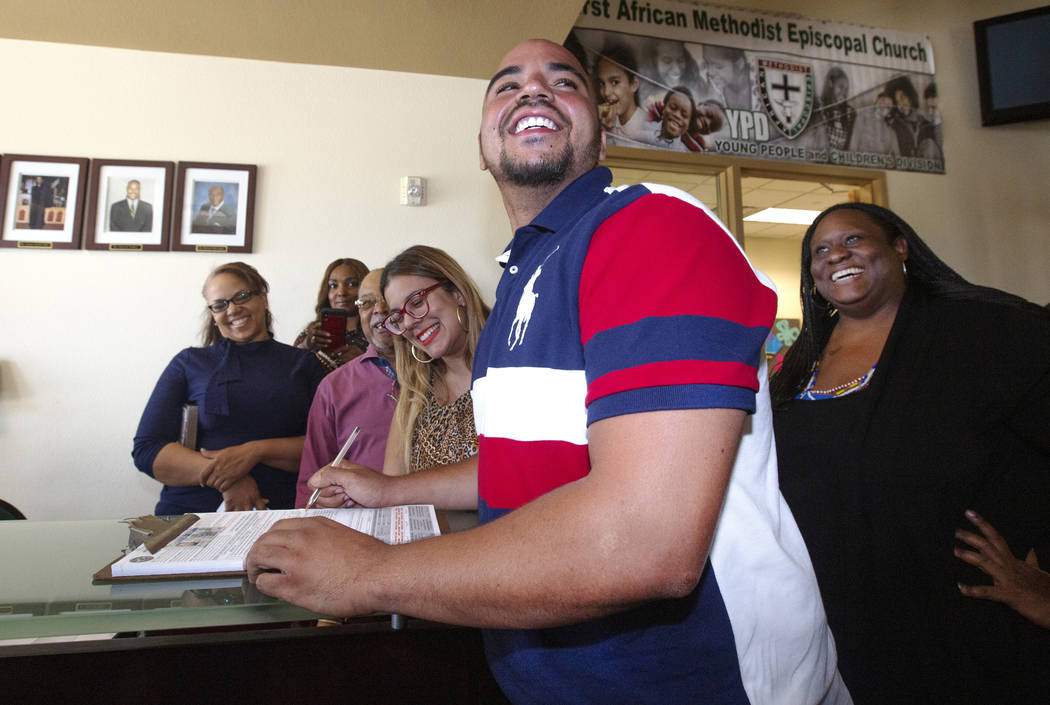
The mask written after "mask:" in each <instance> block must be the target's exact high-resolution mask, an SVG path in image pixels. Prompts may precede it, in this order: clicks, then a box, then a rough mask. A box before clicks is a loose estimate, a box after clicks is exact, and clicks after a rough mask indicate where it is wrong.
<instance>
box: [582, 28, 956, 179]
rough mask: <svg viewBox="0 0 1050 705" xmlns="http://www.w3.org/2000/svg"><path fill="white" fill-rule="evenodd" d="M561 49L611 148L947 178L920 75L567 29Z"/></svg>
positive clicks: (933, 92) (931, 99) (926, 83)
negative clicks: (575, 62)
mask: <svg viewBox="0 0 1050 705" xmlns="http://www.w3.org/2000/svg"><path fill="white" fill-rule="evenodd" d="M723 41H726V42H727V43H728V39H726V40H723ZM565 47H566V48H567V49H569V50H570V51H571V52H573V54H574V55H575V56H577V57H578V58H579V59H580V63H581V64H582V65H583V66H584V68H586V69H587V70H588V72H590V73H591V74H592V75H593V76H594V80H595V83H596V84H597V88H598V92H597V93H598V95H597V100H598V113H599V118H600V120H601V124H602V128H603V130H604V131H605V135H606V143H607V144H609V145H611V146H625V147H637V148H643V149H654V148H655V149H665V150H669V151H679V152H702V151H708V150H710V151H712V152H714V153H721V154H759V151H758V150H756V149H755V147H758V146H760V145H761V146H762V147H763V148H767V147H768V148H774V149H765V151H763V152H762V154H763V156H765V158H772V159H776V160H780V161H783V160H790V161H804V162H805V161H809V162H813V163H835V164H856V165H865V164H866V165H868V166H873V167H881V168H888V169H908V170H916V171H933V172H938V171H943V147H942V144H943V137H942V128H941V124H940V123H941V115H940V113H939V111H938V105H937V86H936V85H935V83H934V82H933V81H932V80H930V78H927V77H926V76H925V75H920V74H917V73H915V74H908V73H902V72H901V71H900V70H899V69H897V68H893V67H888V66H883V65H881V64H879V63H878V62H874V63H872V64H870V65H867V64H852V63H850V64H846V63H840V62H834V61H828V60H826V59H805V60H803V59H798V58H797V57H794V58H793V57H792V56H791V55H788V54H784V53H779V52H776V51H770V50H769V49H761V50H760V49H758V48H749V47H748V46H740V45H737V46H725V45H721V44H706V43H699V42H689V41H682V40H680V39H677V38H670V37H653V36H649V37H647V36H640V35H634V34H624V33H621V32H615V31H607V30H602V29H596V28H592V27H576V28H574V29H573V31H572V32H570V34H569V37H568V39H567V40H566V42H565ZM931 78H932V77H931ZM920 96H921V99H920ZM849 153H858V154H864V155H866V156H865V157H864V158H861V159H860V160H857V159H855V158H851V156H850V154H849ZM767 155H768V156H767ZM871 155H881V158H873V157H872V156H871ZM899 157H916V158H919V159H905V160H902V159H899ZM920 160H928V161H925V162H923V161H920Z"/></svg>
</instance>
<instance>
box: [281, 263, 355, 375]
mask: <svg viewBox="0 0 1050 705" xmlns="http://www.w3.org/2000/svg"><path fill="white" fill-rule="evenodd" d="M366 274H368V267H367V266H366V265H365V263H364V262H362V261H361V260H357V259H353V258H351V257H341V258H339V259H337V260H335V261H334V262H331V263H330V264H329V265H328V267H327V268H326V269H325V270H324V276H323V277H321V288H320V290H319V291H318V292H317V305H316V306H314V313H315V314H316V318H314V320H312V321H310V323H308V324H307V325H306V328H304V329H303V331H302V332H301V333H299V335H298V336H297V337H296V339H295V342H294V343H293V345H295V347H297V348H302V349H303V350H313V351H314V354H315V355H317V359H318V360H320V361H321V363H322V364H323V365H324V366H325V368H327V370H328V371H329V372H331V371H333V370H335V369H336V368H338V367H339V366H340V365H342V364H343V363H345V362H350V360H353V359H354V358H355V357H357V356H358V355H360V354H361V353H363V352H364V351H365V348H367V347H368V340H367V339H366V338H365V335H364V333H363V332H362V330H361V321H360V318H359V316H358V314H357V306H356V305H355V304H354V301H355V300H356V299H357V289H358V287H360V286H361V280H362V279H364V278H365V275H366ZM325 309H338V310H340V311H342V312H344V313H345V314H346V318H345V319H344V320H345V321H346V326H345V330H344V331H343V332H342V338H341V339H339V340H334V339H333V337H332V334H331V333H329V332H328V331H326V330H325V329H324V328H322V327H321V318H322V314H323V312H324V310H325Z"/></svg>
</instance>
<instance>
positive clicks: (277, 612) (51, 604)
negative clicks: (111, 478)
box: [0, 520, 319, 647]
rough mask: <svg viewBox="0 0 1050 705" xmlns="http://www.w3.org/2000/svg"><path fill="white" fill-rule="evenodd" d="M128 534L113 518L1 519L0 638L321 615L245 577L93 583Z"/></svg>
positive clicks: (117, 554)
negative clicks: (269, 593) (262, 589)
mask: <svg viewBox="0 0 1050 705" xmlns="http://www.w3.org/2000/svg"><path fill="white" fill-rule="evenodd" d="M128 536H129V529H128V525H127V524H124V523H121V522H120V521H117V520H95V521H0V640H3V639H26V638H39V637H55V636H72V635H84V634H103V633H115V632H137V631H147V630H169V629H193V628H198V627H224V626H237V625H263V624H273V623H278V622H296V621H304V620H314V619H317V617H318V616H319V615H317V614H315V613H313V612H310V611H309V610H305V609H302V608H299V607H295V606H293V605H290V604H288V603H286V602H283V601H281V600H278V599H275V598H272V597H268V596H266V595H263V594H262V593H260V592H259V591H258V590H256V589H255V586H254V585H251V584H250V583H249V582H248V580H247V579H246V578H209V579H200V580H162V581H161V580H157V581H151V582H122V583H96V582H93V580H92V575H93V574H94V573H95V572H97V571H98V570H99V569H101V568H103V567H104V566H106V565H107V564H108V563H109V562H110V561H112V560H114V559H115V558H118V557H120V555H121V550H122V549H124V548H127V545H128ZM0 647H2V644H0Z"/></svg>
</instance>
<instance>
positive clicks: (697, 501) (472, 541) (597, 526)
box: [247, 409, 744, 628]
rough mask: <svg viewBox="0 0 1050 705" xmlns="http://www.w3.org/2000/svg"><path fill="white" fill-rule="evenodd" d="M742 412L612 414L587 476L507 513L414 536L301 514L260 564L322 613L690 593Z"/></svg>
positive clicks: (501, 610) (277, 583)
mask: <svg viewBox="0 0 1050 705" xmlns="http://www.w3.org/2000/svg"><path fill="white" fill-rule="evenodd" d="M743 419H744V412H742V411H736V410H725V409H700V410H684V411H657V412H646V413H639V414H630V415H624V416H615V417H612V418H608V419H603V420H601V421H597V422H595V423H594V424H592V425H591V426H590V429H589V452H590V458H591V472H590V474H589V475H588V476H587V477H584V478H582V479H580V480H578V481H576V482H573V483H570V484H568V485H565V486H563V487H560V488H558V489H556V490H554V491H552V492H549V493H547V494H545V495H543V496H542V497H539V498H537V499H536V500H534V501H533V502H530V503H529V504H527V505H525V506H524V507H521V508H520V509H518V510H516V511H514V512H511V513H510V514H508V515H507V516H505V517H502V518H501V519H498V520H496V521H493V522H491V523H489V524H486V525H484V526H481V527H478V528H476V529H472V530H470V531H466V532H462V533H459V534H452V535H448V536H442V537H438V538H434V539H428V540H426V541H420V542H417V543H412V544H407V545H403V546H387V545H386V544H383V543H381V542H379V541H376V540H374V539H371V538H369V537H367V536H364V535H362V534H359V533H356V532H353V531H350V530H348V529H345V528H343V527H341V526H339V525H338V524H335V523H334V522H329V521H327V520H323V519H305V520H288V521H285V522H280V523H278V524H277V525H276V526H275V527H274V529H273V530H272V531H270V532H269V533H268V534H266V535H264V536H263V537H262V538H260V539H259V541H258V543H256V545H255V547H254V548H253V549H252V551H251V553H250V554H249V556H248V560H247V567H248V571H249V575H250V577H251V579H252V580H253V581H255V582H256V584H257V585H258V587H259V588H260V589H261V590H262V591H263V592H266V593H268V594H272V595H275V596H277V597H281V598H282V599H285V600H288V601H290V602H294V603H296V604H300V605H304V606H306V607H308V608H310V609H313V610H315V611H318V612H321V613H326V614H333V615H352V614H362V613H368V612H373V611H389V612H398V613H402V614H410V615H413V616H417V617H423V618H427V619H433V620H437V621H443V622H448V623H454V624H465V625H472V626H480V627H530V628H535V627H546V626H554V625H560V624H567V623H571V622H578V621H581V620H584V619H589V618H593V617H598V616H601V615H605V614H609V613H611V612H616V611H619V610H622V609H626V608H628V607H630V606H632V605H635V604H638V603H641V602H644V601H647V600H652V599H658V598H670V597H680V596H683V595H686V594H688V593H689V592H690V591H691V590H692V589H693V588H694V587H695V585H696V583H697V581H698V580H699V578H700V574H701V572H702V571H703V567H704V564H705V562H706V558H707V553H708V550H709V548H710V544H711V540H712V537H713V535H714V530H715V525H716V522H717V520H718V515H719V512H720V510H721V506H722V500H723V498H724V495H725V489H726V486H727V484H728V480H729V475H730V472H731V470H732V466H733V461H734V458H735V456H736V450H737V445H738V442H739V440H740V433H741V427H742V424H743Z"/></svg>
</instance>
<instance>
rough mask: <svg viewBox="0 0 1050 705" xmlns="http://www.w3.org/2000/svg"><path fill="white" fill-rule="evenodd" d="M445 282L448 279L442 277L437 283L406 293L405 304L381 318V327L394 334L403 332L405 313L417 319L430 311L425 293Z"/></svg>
mask: <svg viewBox="0 0 1050 705" xmlns="http://www.w3.org/2000/svg"><path fill="white" fill-rule="evenodd" d="M445 284H448V279H442V280H441V281H439V282H438V283H437V284H434V285H433V286H428V287H427V288H426V289H420V290H419V291H413V292H412V293H411V294H409V295H408V298H407V299H406V300H405V305H404V306H402V307H401V310H400V311H394V312H393V313H391V314H390V315H389V316H387V317H386V318H385V319H383V327H384V328H386V329H387V330H388V331H390V332H391V333H393V334H394V335H401V334H402V333H404V332H405V314H408V315H409V316H411V317H412V318H415V319H417V320H418V319H420V318H423V316H426V315H427V314H428V313H430V303H429V302H428V301H427V294H429V293H430V292H432V291H433V290H434V289H437V288H438V287H439V286H444V285H445Z"/></svg>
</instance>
